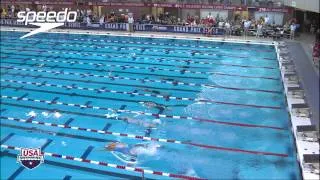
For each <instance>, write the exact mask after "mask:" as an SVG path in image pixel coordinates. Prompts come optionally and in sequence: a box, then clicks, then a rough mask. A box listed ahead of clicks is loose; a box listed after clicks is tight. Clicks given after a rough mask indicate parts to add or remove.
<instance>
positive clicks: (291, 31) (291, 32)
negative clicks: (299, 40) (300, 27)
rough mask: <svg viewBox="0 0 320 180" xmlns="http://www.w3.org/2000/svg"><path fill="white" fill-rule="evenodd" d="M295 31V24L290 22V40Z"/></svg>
mask: <svg viewBox="0 0 320 180" xmlns="http://www.w3.org/2000/svg"><path fill="white" fill-rule="evenodd" d="M295 31H296V24H295V23H294V22H292V23H291V25H290V39H291V40H294V35H295Z"/></svg>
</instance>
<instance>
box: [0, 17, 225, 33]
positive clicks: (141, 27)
mask: <svg viewBox="0 0 320 180" xmlns="http://www.w3.org/2000/svg"><path fill="white" fill-rule="evenodd" d="M0 24H1V25H7V26H25V25H24V23H23V22H22V23H19V22H17V20H16V19H1V20H0ZM26 27H30V25H27V26H26ZM61 28H70V29H91V30H109V31H110V30H111V31H127V29H128V24H127V23H104V24H99V23H91V24H87V23H80V22H66V23H64V25H63V26H61ZM133 28H134V30H135V31H151V32H152V31H153V32H174V33H191V34H205V33H207V32H208V31H209V28H205V27H191V26H174V25H160V24H134V25H133ZM211 34H213V35H223V34H224V29H221V28H213V29H212V33H211Z"/></svg>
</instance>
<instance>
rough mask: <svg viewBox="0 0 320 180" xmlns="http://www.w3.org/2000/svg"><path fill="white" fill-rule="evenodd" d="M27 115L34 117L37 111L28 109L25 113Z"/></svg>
mask: <svg viewBox="0 0 320 180" xmlns="http://www.w3.org/2000/svg"><path fill="white" fill-rule="evenodd" d="M26 115H27V116H29V117H36V116H37V113H35V112H34V111H30V112H29V113H27V114H26Z"/></svg>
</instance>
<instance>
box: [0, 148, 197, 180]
mask: <svg viewBox="0 0 320 180" xmlns="http://www.w3.org/2000/svg"><path fill="white" fill-rule="evenodd" d="M1 148H4V149H11V150H16V151H20V150H21V149H22V148H20V147H15V146H9V145H5V144H2V145H1ZM43 155H45V156H50V157H54V158H60V159H66V160H70V161H78V162H84V163H89V164H95V165H99V166H106V167H111V168H116V169H122V170H125V171H133V172H139V173H145V174H152V175H158V176H166V177H171V178H181V179H188V180H198V179H199V180H200V179H202V178H198V177H192V176H186V175H179V174H172V173H167V172H161V171H153V170H148V169H143V168H137V167H129V166H123V165H117V164H113V163H108V162H105V161H104V162H102V161H94V160H90V159H83V158H79V157H73V156H69V155H61V154H56V153H50V152H43Z"/></svg>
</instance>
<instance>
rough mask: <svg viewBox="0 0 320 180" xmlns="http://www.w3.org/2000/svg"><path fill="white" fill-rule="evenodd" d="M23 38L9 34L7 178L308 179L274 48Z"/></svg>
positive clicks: (4, 52) (5, 52)
mask: <svg viewBox="0 0 320 180" xmlns="http://www.w3.org/2000/svg"><path fill="white" fill-rule="evenodd" d="M22 35H24V33H21V32H9V31H2V32H1V109H0V110H1V154H2V155H1V163H3V164H5V165H6V169H5V171H4V170H3V169H1V174H2V175H1V177H2V178H4V179H7V178H11V179H25V177H28V178H31V179H41V178H43V177H51V178H54V179H66V178H67V179H80V178H81V179H128V178H131V179H141V177H144V178H147V179H148V178H150V179H166V178H186V179H192V178H195V179H197V178H199V179H201V178H203V179H248V178H254V179H265V178H266V177H268V179H301V175H300V170H299V165H298V162H297V159H296V150H295V146H294V138H293V135H292V132H291V125H290V116H289V114H288V110H287V104H286V101H285V94H284V93H283V85H282V80H281V75H280V71H279V68H278V61H277V54H276V52H275V48H274V46H273V45H258V44H249V43H228V42H212V41H200V40H199V41H195V40H181V39H164V38H142V37H127V36H107V35H103V36H102V35H81V34H63V33H43V34H41V35H36V36H32V37H28V38H25V39H19V37H21V36H22ZM120 143H121V144H120ZM115 144H116V146H117V145H121V148H113V147H111V146H112V145H115ZM122 146H124V148H123V147H122ZM19 148H41V150H42V151H43V152H44V153H45V154H44V160H45V162H44V163H43V164H41V165H40V166H39V167H37V168H36V169H34V170H27V169H25V168H24V167H22V166H21V165H20V164H19V163H17V155H18V154H19V153H20V152H19Z"/></svg>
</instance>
